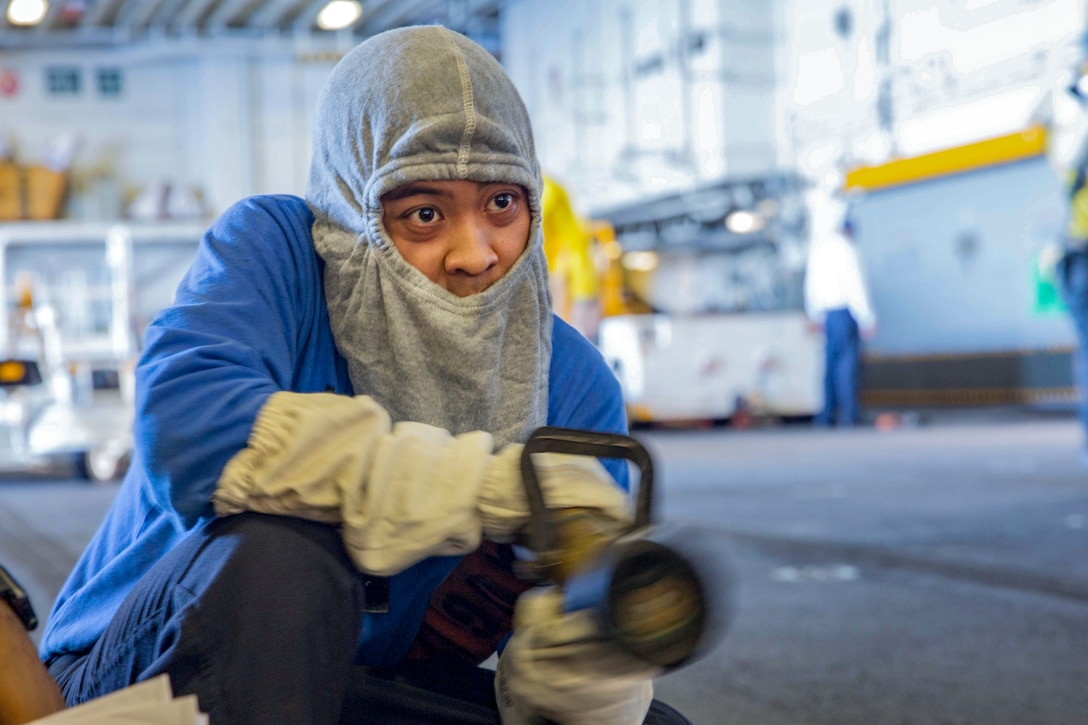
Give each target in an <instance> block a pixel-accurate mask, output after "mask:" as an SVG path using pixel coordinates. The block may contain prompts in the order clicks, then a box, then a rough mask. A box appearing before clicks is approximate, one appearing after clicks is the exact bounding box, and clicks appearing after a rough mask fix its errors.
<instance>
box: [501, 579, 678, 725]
mask: <svg viewBox="0 0 1088 725" xmlns="http://www.w3.org/2000/svg"><path fill="white" fill-rule="evenodd" d="M659 672H660V668H658V667H657V666H655V665H651V664H648V663H646V662H643V661H641V660H639V659H637V658H635V657H633V656H632V655H630V654H627V653H626V652H624V651H622V650H620V649H619V648H618V647H617V646H615V645H614V644H612V643H610V642H608V641H606V640H604V639H602V637H601V634H600V631H599V629H598V627H597V625H596V623H595V622H594V621H593V616H592V614H590V613H589V612H588V611H585V610H582V611H578V612H572V613H569V614H564V613H563V611H562V592H561V591H560V590H559V589H558V588H556V587H548V588H538V589H531V590H529V591H527V592H525V593H524V594H522V595H521V598H520V599H518V603H517V606H516V607H515V609H514V635H513V636H512V637H511V638H510V641H509V642H508V643H507V645H506V648H505V649H504V650H503V653H502V656H501V657H499V665H498V668H497V669H496V672H495V696H496V699H497V700H498V704H499V714H500V715H501V717H502V722H503V725H539V723H541V722H542V721H543V720H544V719H547V720H551V721H553V722H556V723H560V725H581V724H582V723H594V725H641V723H642V722H643V720H644V719H645V717H646V713H647V711H648V710H649V709H650V702H651V701H652V700H653V677H654V676H656V675H657V674H659Z"/></svg>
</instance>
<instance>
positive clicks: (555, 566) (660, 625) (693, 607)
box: [521, 427, 734, 670]
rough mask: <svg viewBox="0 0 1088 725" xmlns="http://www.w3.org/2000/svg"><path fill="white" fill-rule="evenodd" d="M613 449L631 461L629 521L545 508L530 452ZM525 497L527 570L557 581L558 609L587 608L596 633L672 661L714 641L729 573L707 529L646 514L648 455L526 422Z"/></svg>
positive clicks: (631, 446) (726, 613)
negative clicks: (634, 483)
mask: <svg viewBox="0 0 1088 725" xmlns="http://www.w3.org/2000/svg"><path fill="white" fill-rule="evenodd" d="M545 452H546V453H567V454H575V455H588V456H595V457H599V458H621V459H626V460H629V461H633V462H634V463H636V464H637V465H638V467H639V472H640V479H639V489H638V497H637V506H636V511H635V520H634V523H633V524H632V525H631V526H629V527H627V528H624V529H616V528H615V527H612V529H609V528H608V527H605V526H601V525H599V523H600V522H599V521H598V522H594V520H593V516H592V513H591V512H586V511H583V510H580V509H574V510H564V511H554V510H551V509H549V508H547V505H546V502H545V501H544V498H543V494H542V491H541V488H540V483H539V480H538V477H537V474H536V470H535V468H534V466H533V463H532V455H533V454H534V453H545ZM521 469H522V480H523V481H524V483H525V488H526V496H527V498H528V501H529V512H530V515H531V518H530V522H529V532H528V533H529V548H531V549H532V550H533V552H534V553H535V555H536V559H535V560H534V561H532V562H531V563H529V565H528V567H527V568H528V575H529V576H530V577H531V578H533V579H536V580H538V581H551V582H555V583H557V584H559V585H560V586H561V588H562V591H563V595H564V610H565V611H568V612H572V611H578V610H589V611H591V612H592V613H593V615H594V617H595V619H596V620H597V623H598V626H599V627H600V629H601V632H602V633H603V634H604V636H605V637H606V638H608V639H610V640H611V641H613V642H614V643H615V644H616V645H618V646H619V647H620V648H622V649H623V650H625V651H627V652H628V653H630V654H632V655H634V656H635V657H637V658H639V659H641V660H643V661H645V662H649V663H651V664H655V665H658V666H660V667H662V668H663V669H664V670H673V669H676V668H679V667H682V666H684V665H687V664H690V663H691V662H694V661H695V660H697V659H699V658H700V657H702V656H704V655H705V654H707V653H708V652H710V651H711V650H712V649H714V648H715V647H716V646H717V645H718V644H719V643H720V642H721V640H722V639H723V638H724V635H725V632H726V630H727V629H728V627H729V624H730V622H731V620H732V616H733V581H734V576H733V574H732V569H731V566H730V564H729V561H728V557H727V556H726V555H725V552H724V551H722V549H721V547H720V546H717V547H715V545H714V537H713V535H712V534H710V533H709V532H706V531H703V530H700V529H698V528H697V527H693V526H670V525H655V524H653V523H652V520H651V519H652V515H651V514H652V507H653V502H654V501H653V494H654V488H653V485H654V483H653V462H652V460H651V458H650V455H649V453H648V452H647V451H646V449H645V448H644V447H643V446H642V444H640V443H639V442H638V441H636V440H634V439H633V438H630V437H628V436H623V435H617V434H610V433H597V432H593V431H583V430H576V429H571V428H556V427H544V428H539V429H537V430H536V431H534V432H533V434H532V435H531V436H530V437H529V440H528V441H527V442H526V444H525V448H524V451H523V452H522V458H521Z"/></svg>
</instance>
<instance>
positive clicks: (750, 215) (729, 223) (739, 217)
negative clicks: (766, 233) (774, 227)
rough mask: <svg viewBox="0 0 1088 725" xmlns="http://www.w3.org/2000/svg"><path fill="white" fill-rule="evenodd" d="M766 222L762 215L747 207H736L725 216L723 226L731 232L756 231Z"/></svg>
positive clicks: (744, 232) (748, 232)
mask: <svg viewBox="0 0 1088 725" xmlns="http://www.w3.org/2000/svg"><path fill="white" fill-rule="evenodd" d="M766 224H767V221H766V220H765V219H764V218H763V217H762V216H760V215H759V214H757V213H755V212H754V211H748V210H747V209H736V210H734V211H731V212H729V214H728V215H727V216H726V217H725V228H726V229H728V230H729V231H731V232H732V233H733V234H751V233H752V232H758V231H759V230H760V229H762V228H763V227H764V226H766Z"/></svg>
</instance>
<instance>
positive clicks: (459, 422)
mask: <svg viewBox="0 0 1088 725" xmlns="http://www.w3.org/2000/svg"><path fill="white" fill-rule="evenodd" d="M313 151H314V157H313V162H312V165H311V167H310V179H309V183H308V185H307V188H306V198H307V201H308V202H309V205H310V208H311V209H312V210H313V212H314V215H315V217H316V218H315V220H314V225H313V236H314V245H315V247H316V248H317V252H318V254H320V255H321V257H322V258H323V259H324V260H325V299H326V301H327V303H328V309H329V319H330V321H331V323H332V331H333V335H334V337H335V339H336V345H337V347H338V349H339V350H340V352H341V354H343V355H344V357H345V358H346V359H347V362H348V369H349V372H350V374H351V381H352V384H353V386H354V387H355V392H356V393H357V394H366V395H371V396H373V397H374V398H375V399H376V400H377V401H378V402H380V403H381V404H382V405H383V406H385V408H386V409H387V410H388V411H389V412H390V414H391V415H392V417H393V420H394V421H404V420H412V421H418V422H422V423H428V424H431V425H436V426H440V427H442V428H446V429H448V430H450V431H451V432H453V433H455V434H458V433H464V432H467V431H471V430H485V431H488V432H490V433H492V434H493V435H494V436H495V439H496V443H497V444H499V445H502V444H506V443H511V442H519V441H523V440H524V439H525V438H526V437H527V436H528V434H529V433H530V432H531V431H532V430H533V429H534V428H536V427H538V426H541V425H544V424H545V422H546V419H547V410H548V366H549V362H550V359H551V327H552V325H551V308H550V302H549V297H548V284H547V266H546V262H545V258H544V248H543V235H542V232H541V226H540V209H541V207H540V192H541V188H542V182H541V177H540V168H539V165H538V163H537V159H536V152H535V150H534V148H533V137H532V129H531V127H530V124H529V116H528V113H527V112H526V110H525V106H524V104H523V103H522V101H521V98H520V96H518V93H517V91H516V90H515V88H514V86H513V84H512V83H511V82H510V79H509V78H508V77H507V76H506V74H505V72H504V71H503V69H502V66H500V65H499V63H498V62H497V61H496V60H495V58H493V57H492V56H491V55H490V54H489V53H488V52H487V51H485V50H484V49H483V48H481V47H480V46H479V45H477V44H476V43H474V42H472V41H471V40H469V39H467V38H465V37H464V36H462V35H459V34H457V33H454V32H452V31H449V30H447V29H445V28H441V27H438V26H426V27H412V28H402V29H398V30H391V31H388V32H385V33H382V34H380V35H376V36H374V37H373V38H370V39H368V40H366V41H365V42H363V43H362V44H360V45H359V46H358V47H356V48H355V49H354V50H352V51H351V52H350V53H348V54H347V55H346V56H344V58H343V59H342V60H341V61H340V62H339V64H337V66H336V67H335V68H334V69H333V71H332V74H331V76H330V77H329V80H328V82H327V83H326V85H325V88H324V89H323V91H322V93H321V97H320V99H319V101H318V107H317V116H316V118H315V120H314V149H313ZM447 179H470V180H473V181H485V182H487V181H501V182H507V183H517V184H520V185H521V186H523V187H525V188H526V189H527V190H528V192H529V208H530V212H531V214H532V225H531V227H530V232H529V243H528V246H527V248H526V250H525V252H524V253H523V254H522V255H521V257H520V258H519V259H518V260H517V262H515V264H514V265H513V266H512V267H511V268H510V270H509V271H507V273H506V274H505V275H504V276H503V277H502V278H501V279H500V280H499V281H497V282H495V283H494V284H493V285H492V286H491V287H489V288H488V289H486V290H485V291H483V292H480V293H478V294H474V295H471V296H468V297H458V296H456V295H454V294H453V293H451V292H448V291H447V290H446V289H444V288H442V287H440V286H439V285H437V284H435V283H433V282H431V281H430V280H429V279H427V278H426V276H425V275H424V274H423V273H422V272H420V271H419V270H417V269H415V268H414V267H412V266H411V265H410V264H408V263H407V262H406V261H405V260H404V258H403V257H401V255H400V254H399V253H398V252H397V250H396V247H394V245H393V241H392V240H391V239H390V238H389V235H388V234H387V233H386V231H385V228H384V226H383V224H382V204H381V197H382V195H383V194H385V193H386V192H389V191H392V190H393V189H396V188H398V187H400V186H403V185H404V184H407V183H410V182H414V181H423V180H447Z"/></svg>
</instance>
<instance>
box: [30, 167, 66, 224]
mask: <svg viewBox="0 0 1088 725" xmlns="http://www.w3.org/2000/svg"><path fill="white" fill-rule="evenodd" d="M24 172H25V177H24V184H25V188H26V218H27V219H35V220H47V219H59V218H60V216H61V211H62V210H63V209H64V200H65V197H66V196H67V195H68V174H66V173H63V172H60V171H53V170H52V169H50V168H47V167H45V166H37V165H33V166H27V167H25V169H24Z"/></svg>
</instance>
